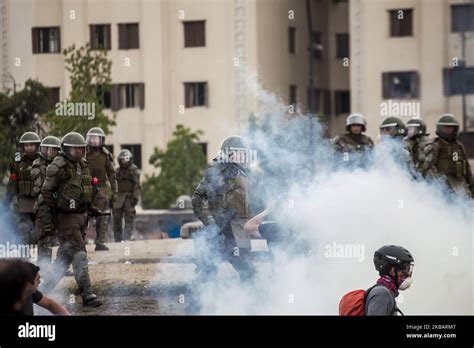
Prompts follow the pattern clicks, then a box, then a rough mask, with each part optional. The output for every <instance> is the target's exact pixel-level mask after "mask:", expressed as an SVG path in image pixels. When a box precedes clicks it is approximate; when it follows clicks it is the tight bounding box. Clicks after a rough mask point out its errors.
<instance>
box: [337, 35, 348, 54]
mask: <svg viewBox="0 0 474 348" xmlns="http://www.w3.org/2000/svg"><path fill="white" fill-rule="evenodd" d="M336 58H337V59H344V58H349V34H347V33H344V34H336Z"/></svg>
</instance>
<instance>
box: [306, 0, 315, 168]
mask: <svg viewBox="0 0 474 348" xmlns="http://www.w3.org/2000/svg"><path fill="white" fill-rule="evenodd" d="M310 1H311V0H306V19H307V22H308V57H309V66H308V69H309V79H308V111H309V132H310V133H309V148H310V149H313V148H314V126H313V121H314V120H313V118H314V115H313V110H312V106H313V84H314V81H313V60H314V59H313V55H314V50H315V48H314V47H313V22H312V17H311V3H310ZM310 158H311V160H310V161H311V170H312V172H314V161H313V158H312V156H311V157H310Z"/></svg>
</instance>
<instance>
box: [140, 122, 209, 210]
mask: <svg viewBox="0 0 474 348" xmlns="http://www.w3.org/2000/svg"><path fill="white" fill-rule="evenodd" d="M202 134H203V133H202V131H196V132H191V129H189V128H185V127H184V126H183V125H177V126H176V129H175V131H174V132H173V139H172V140H171V141H170V142H169V143H168V144H167V147H166V151H163V150H160V149H158V148H156V147H155V149H154V152H153V154H152V155H151V157H150V160H149V163H150V164H152V165H153V166H154V167H155V168H159V169H160V173H159V174H158V175H155V174H153V175H151V176H148V175H147V176H146V177H145V181H144V182H143V189H142V201H143V207H144V208H145V209H166V208H169V206H170V204H171V203H173V202H174V201H175V200H176V198H177V197H178V196H180V195H192V193H193V191H194V189H195V188H196V186H197V184H198V182H199V180H201V176H202V173H203V170H204V169H205V167H206V156H205V155H204V153H203V152H202V148H201V146H200V145H199V144H198V142H199V136H201V135H202Z"/></svg>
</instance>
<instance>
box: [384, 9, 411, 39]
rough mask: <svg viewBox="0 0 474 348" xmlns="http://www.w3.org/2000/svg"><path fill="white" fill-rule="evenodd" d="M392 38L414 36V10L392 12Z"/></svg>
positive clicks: (390, 12) (390, 13)
mask: <svg viewBox="0 0 474 348" xmlns="http://www.w3.org/2000/svg"><path fill="white" fill-rule="evenodd" d="M389 15H390V36H392V37H400V36H412V35H413V10H412V9H399V10H390V11H389Z"/></svg>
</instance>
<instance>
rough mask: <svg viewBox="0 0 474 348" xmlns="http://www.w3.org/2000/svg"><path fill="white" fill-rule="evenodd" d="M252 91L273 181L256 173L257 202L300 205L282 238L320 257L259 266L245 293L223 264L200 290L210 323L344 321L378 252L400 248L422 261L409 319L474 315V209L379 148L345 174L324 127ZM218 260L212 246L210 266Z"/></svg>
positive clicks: (368, 282)
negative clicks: (292, 318) (311, 317)
mask: <svg viewBox="0 0 474 348" xmlns="http://www.w3.org/2000/svg"><path fill="white" fill-rule="evenodd" d="M253 86H254V87H255V84H254V85H253ZM253 91H254V92H255V93H256V95H257V96H258V99H259V101H260V106H261V110H260V111H261V112H259V116H260V120H261V124H263V128H264V130H263V131H262V129H261V128H260V129H259V130H250V131H249V134H246V135H247V136H249V137H251V138H252V140H253V141H254V146H255V147H256V148H257V151H258V159H259V161H261V164H263V165H264V166H265V168H266V171H263V170H259V169H258V168H257V169H256V170H255V171H256V173H257V174H256V175H257V176H258V178H259V181H258V185H257V187H256V188H254V189H253V191H252V195H253V197H257V198H259V199H260V200H261V202H263V203H266V204H268V203H269V202H270V201H271V200H272V199H275V198H277V197H278V195H280V194H282V193H288V197H291V201H292V202H294V204H292V205H291V206H288V207H287V208H285V209H284V211H277V212H275V216H277V217H280V219H279V222H280V224H281V225H282V226H283V230H288V231H290V230H292V231H294V232H295V235H296V238H298V237H299V238H301V239H302V240H305V241H306V242H307V244H308V245H309V246H310V247H311V254H310V255H309V256H308V255H307V256H304V255H299V254H298V253H291V254H289V255H288V253H285V252H276V255H275V259H274V262H273V265H270V263H269V262H256V263H255V264H256V267H257V270H258V273H257V276H256V278H255V281H254V282H253V283H252V284H244V285H242V284H241V283H240V282H239V278H238V275H237V273H236V272H235V271H233V270H232V269H231V267H230V265H229V264H226V263H224V264H221V266H220V271H219V273H218V276H217V278H216V279H215V281H211V282H208V283H205V284H200V285H199V286H198V287H197V288H195V289H194V290H195V291H196V292H198V293H199V299H200V306H201V313H202V314H338V303H339V301H340V299H341V297H342V296H343V295H344V294H345V293H346V292H348V291H351V290H355V289H367V288H369V287H370V286H372V285H373V284H374V283H375V281H376V280H377V278H378V274H377V272H376V271H375V268H374V265H373V254H374V251H375V250H376V249H378V248H379V247H381V246H383V245H388V244H395V245H401V246H404V247H406V248H407V249H408V250H409V251H410V252H411V253H412V255H413V256H414V258H415V267H414V273H413V278H414V282H413V285H412V287H411V288H410V289H408V290H406V291H402V292H401V294H400V296H399V297H398V298H397V301H399V307H400V308H401V309H402V311H404V313H405V314H411V315H415V314H474V310H473V269H474V266H473V261H472V260H473V259H472V251H473V241H472V234H473V232H474V220H473V214H472V212H473V208H474V204H473V201H472V200H468V199H466V198H464V197H461V196H455V195H453V194H450V193H449V192H448V191H447V190H446V188H445V187H444V186H443V185H442V184H441V183H427V182H426V181H424V180H415V179H413V177H412V175H411V174H410V173H409V171H408V170H406V169H405V168H404V164H403V162H402V161H400V160H399V159H398V158H397V157H395V159H394V156H393V153H395V152H397V151H398V150H400V149H399V148H398V150H397V146H398V145H396V144H391V143H387V145H385V144H383V145H378V146H376V149H375V151H374V153H373V156H371V159H370V165H368V166H366V167H365V168H356V167H354V168H348V167H347V166H346V167H344V166H341V163H340V159H335V158H334V157H332V156H331V151H330V147H329V145H328V141H327V140H326V139H324V137H323V136H322V133H323V127H322V126H321V125H320V124H319V123H318V122H317V121H316V120H315V119H313V120H310V119H309V118H308V117H306V116H304V115H294V116H292V117H291V118H288V117H287V116H282V115H284V114H285V113H286V111H287V107H286V106H284V105H283V104H282V103H281V102H280V101H278V100H277V99H276V98H275V97H274V96H272V95H271V94H269V93H267V92H265V91H262V90H261V89H258V88H254V90H253ZM370 126H372V127H375V126H377V125H369V127H370ZM200 252H202V251H200ZM214 254H215V252H214V251H213V250H212V246H211V247H210V248H209V250H207V252H206V253H205V257H212V255H214Z"/></svg>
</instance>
